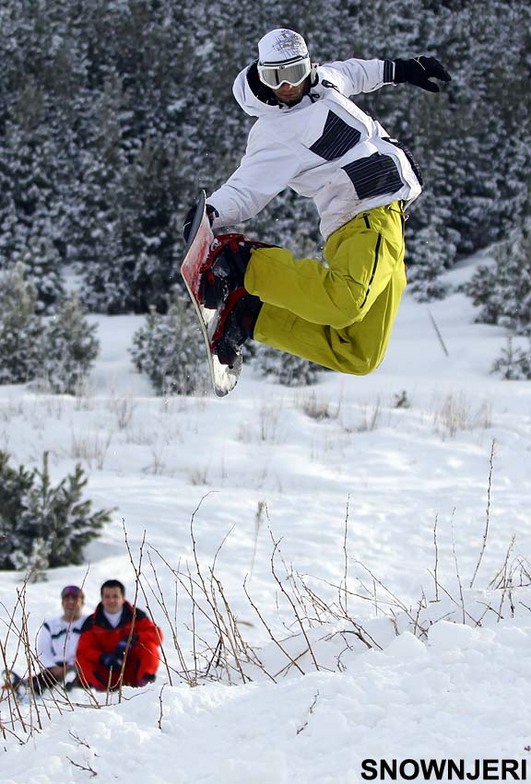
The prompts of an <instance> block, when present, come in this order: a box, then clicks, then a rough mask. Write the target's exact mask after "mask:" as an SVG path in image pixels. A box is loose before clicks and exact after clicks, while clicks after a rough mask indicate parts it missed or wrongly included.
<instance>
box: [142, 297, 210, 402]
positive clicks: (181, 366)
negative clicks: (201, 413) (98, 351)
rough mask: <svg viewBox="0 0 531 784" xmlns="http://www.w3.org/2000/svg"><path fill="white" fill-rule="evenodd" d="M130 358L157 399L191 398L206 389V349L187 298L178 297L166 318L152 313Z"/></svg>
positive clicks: (148, 316) (153, 311)
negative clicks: (148, 380) (172, 397)
mask: <svg viewBox="0 0 531 784" xmlns="http://www.w3.org/2000/svg"><path fill="white" fill-rule="evenodd" d="M131 355H132V357H133V361H134V364H135V367H136V368H137V370H139V371H140V372H141V373H145V374H146V375H147V376H148V377H149V379H150V381H151V383H152V384H153V387H154V388H155V390H156V392H157V394H158V395H167V394H177V395H190V394H193V393H195V392H198V391H201V390H202V389H204V388H205V386H206V381H207V375H206V358H205V348H204V344H203V338H202V336H201V332H200V329H199V327H198V325H197V321H196V317H195V314H194V312H193V309H192V306H191V305H190V304H189V301H188V297H186V296H185V295H184V294H181V293H179V294H177V295H176V296H175V297H174V299H173V301H172V302H171V304H170V306H169V308H168V312H167V313H166V314H165V315H161V314H160V313H157V312H156V311H155V309H154V308H152V309H151V311H150V313H149V314H148V315H147V317H146V323H145V326H143V327H141V328H140V329H139V330H137V332H136V333H135V334H134V336H133V347H132V348H131Z"/></svg>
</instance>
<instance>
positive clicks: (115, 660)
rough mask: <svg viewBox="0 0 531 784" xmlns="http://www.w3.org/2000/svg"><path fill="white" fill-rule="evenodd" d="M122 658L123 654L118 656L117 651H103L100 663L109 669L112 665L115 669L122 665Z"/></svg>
mask: <svg viewBox="0 0 531 784" xmlns="http://www.w3.org/2000/svg"><path fill="white" fill-rule="evenodd" d="M122 659H123V654H122V655H121V656H117V655H116V653H115V652H114V651H112V653H102V654H101V656H100V658H99V662H100V664H103V666H104V667H106V668H107V669H108V670H110V669H111V667H112V668H113V669H115V670H118V669H119V668H120V667H121V666H122Z"/></svg>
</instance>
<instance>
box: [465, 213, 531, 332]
mask: <svg viewBox="0 0 531 784" xmlns="http://www.w3.org/2000/svg"><path fill="white" fill-rule="evenodd" d="M494 261H495V263H494V265H492V266H487V265H484V264H482V265H480V266H479V267H478V268H477V270H476V272H475V273H474V275H473V276H472V278H471V280H470V282H469V283H468V284H467V285H466V286H465V287H464V289H465V291H466V293H467V294H468V295H469V296H470V297H472V300H473V302H474V305H478V306H480V307H481V310H480V312H479V315H478V317H477V320H478V321H483V322H485V323H487V324H499V325H500V326H503V327H507V329H509V330H511V332H513V333H515V334H517V335H531V217H530V218H528V219H527V221H526V222H525V224H524V225H523V226H522V227H521V228H517V229H514V230H513V231H512V232H511V236H510V238H509V239H508V240H507V241H505V242H503V243H501V244H500V245H499V246H498V247H497V249H496V251H495V253H494Z"/></svg>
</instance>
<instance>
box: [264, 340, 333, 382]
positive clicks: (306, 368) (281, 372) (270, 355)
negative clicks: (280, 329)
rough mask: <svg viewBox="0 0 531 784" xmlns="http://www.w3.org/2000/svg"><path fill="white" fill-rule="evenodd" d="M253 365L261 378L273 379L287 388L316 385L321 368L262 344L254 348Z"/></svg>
mask: <svg viewBox="0 0 531 784" xmlns="http://www.w3.org/2000/svg"><path fill="white" fill-rule="evenodd" d="M252 362H253V365H254V367H255V368H256V369H257V370H258V372H259V373H261V374H262V375H263V376H266V377H269V378H273V379H275V380H276V381H278V383H279V384H283V385H284V386H287V387H306V386H310V385H311V384H316V383H317V381H318V380H319V371H322V370H323V368H322V367H321V366H320V365H316V364H315V363H314V362H308V360H306V359H301V358H300V357H296V356H294V355H293V354H285V353H283V352H281V351H277V349H275V348H271V347H270V346H266V345H264V344H257V345H256V346H255V351H254V357H253V360H252Z"/></svg>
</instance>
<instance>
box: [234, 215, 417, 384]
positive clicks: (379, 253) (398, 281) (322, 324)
mask: <svg viewBox="0 0 531 784" xmlns="http://www.w3.org/2000/svg"><path fill="white" fill-rule="evenodd" d="M323 256H324V259H325V262H326V265H324V264H322V263H321V262H320V261H317V260H316V259H296V258H295V257H294V256H293V254H292V253H291V252H290V251H289V250H286V249H284V248H258V249H255V250H253V251H252V253H251V258H250V260H249V264H248V266H247V270H246V272H245V281H244V285H245V288H246V289H247V291H248V292H249V293H250V294H254V295H255V296H257V297H259V298H260V300H261V301H262V303H263V306H262V309H261V310H260V313H259V316H258V319H257V322H256V325H255V328H254V335H253V337H254V339H255V340H258V341H259V342H261V343H266V344H267V345H269V346H273V347H274V348H278V349H281V350H282V351H287V352H288V353H290V354H295V355H297V356H300V357H304V358H305V359H309V360H311V361H313V362H317V363H318V364H319V365H322V366H323V367H328V368H331V369H332V370H338V371H340V372H342V373H353V374H355V375H364V374H366V373H370V372H371V371H372V370H374V369H375V368H377V367H378V365H379V364H380V362H381V361H382V359H383V357H384V354H385V351H386V349H387V345H388V343H389V338H390V335H391V329H392V326H393V322H394V319H395V316H396V314H397V311H398V306H399V304H400V299H401V297H402V293H403V291H404V289H405V287H406V273H405V265H404V215H403V210H402V205H401V203H400V202H393V203H392V204H389V205H387V206H385V207H377V208H375V209H373V210H369V211H367V212H364V213H361V214H360V215H357V216H356V217H355V218H353V219H352V220H350V221H349V222H348V223H346V224H345V225H344V226H342V227H341V228H340V229H338V230H337V231H335V232H334V233H333V234H331V235H330V237H329V238H328V240H327V241H326V244H325V246H324V250H323Z"/></svg>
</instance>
